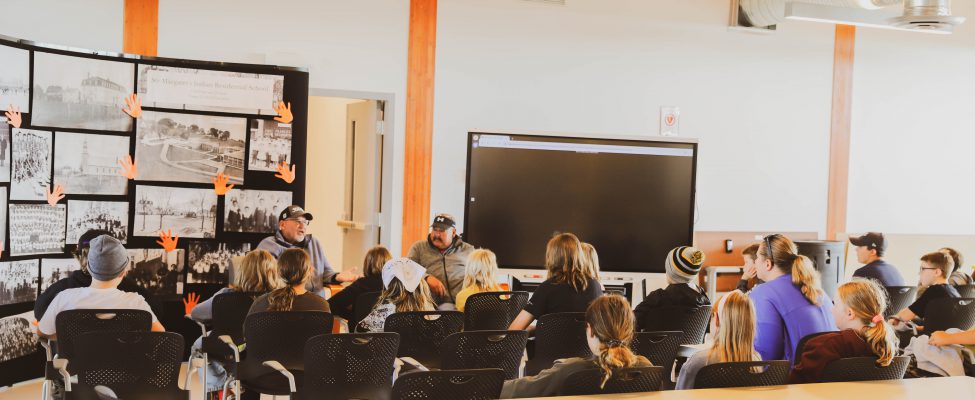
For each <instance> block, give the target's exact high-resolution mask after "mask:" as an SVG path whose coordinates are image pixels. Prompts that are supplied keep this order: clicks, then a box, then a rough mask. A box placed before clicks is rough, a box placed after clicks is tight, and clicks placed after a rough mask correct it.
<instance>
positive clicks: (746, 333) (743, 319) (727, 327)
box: [675, 290, 762, 390]
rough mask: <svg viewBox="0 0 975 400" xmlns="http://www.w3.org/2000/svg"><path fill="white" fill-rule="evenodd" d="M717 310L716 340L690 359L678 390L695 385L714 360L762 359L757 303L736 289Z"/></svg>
mask: <svg viewBox="0 0 975 400" xmlns="http://www.w3.org/2000/svg"><path fill="white" fill-rule="evenodd" d="M713 311H714V312H713V318H711V332H715V335H714V343H712V344H711V346H710V347H709V348H707V349H704V350H701V351H698V352H697V353H694V355H693V356H691V358H689V359H687V362H686V363H684V366H683V367H681V369H680V375H679V376H678V377H677V386H676V387H675V388H676V389H677V390H684V389H694V380H695V378H696V377H697V373H698V371H700V370H701V368H704V367H706V366H708V365H710V364H716V363H723V362H747V361H761V360H762V356H761V355H759V354H758V352H757V351H755V307H754V305H753V304H752V301H751V300H750V299H749V298H748V296H747V295H745V294H744V293H742V292H741V291H740V290H735V291H733V292H731V293H728V294H726V295H724V296H723V297H721V299H720V300H718V304H717V305H716V306H715V309H714V310H713Z"/></svg>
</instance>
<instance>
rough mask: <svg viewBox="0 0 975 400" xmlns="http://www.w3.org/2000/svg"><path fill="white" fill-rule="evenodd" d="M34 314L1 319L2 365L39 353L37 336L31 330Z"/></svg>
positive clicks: (0, 359) (0, 358) (26, 313)
mask: <svg viewBox="0 0 975 400" xmlns="http://www.w3.org/2000/svg"><path fill="white" fill-rule="evenodd" d="M33 320H34V312H33V311H28V312H25V313H23V314H17V315H11V316H9V317H4V318H3V319H0V363H2V362H4V361H8V360H13V359H15V358H20V357H23V356H26V355H29V354H31V353H33V352H35V351H39V350H38V349H40V346H38V344H37V335H35V334H34V332H33V331H32V330H31V321H33Z"/></svg>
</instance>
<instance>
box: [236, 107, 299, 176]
mask: <svg viewBox="0 0 975 400" xmlns="http://www.w3.org/2000/svg"><path fill="white" fill-rule="evenodd" d="M248 155H249V157H248V160H247V169H249V170H251V171H271V172H274V171H275V168H274V167H275V166H277V165H278V164H280V163H282V162H284V163H287V164H288V165H291V125H285V124H281V123H278V121H273V120H263V119H256V120H252V121H251V138H250V154H248Z"/></svg>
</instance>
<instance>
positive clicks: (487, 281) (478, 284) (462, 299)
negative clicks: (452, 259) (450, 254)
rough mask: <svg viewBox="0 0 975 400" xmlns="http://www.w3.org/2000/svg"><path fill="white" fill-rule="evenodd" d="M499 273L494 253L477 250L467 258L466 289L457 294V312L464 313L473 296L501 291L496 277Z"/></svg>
mask: <svg viewBox="0 0 975 400" xmlns="http://www.w3.org/2000/svg"><path fill="white" fill-rule="evenodd" d="M497 273H498V258H497V257H496V256H495V255H494V252H492V251H491V250H486V249H477V250H474V251H472V252H471V255H469V256H467V267H466V271H465V272H464V274H465V275H464V288H463V289H461V291H460V292H458V293H457V299H456V300H455V304H456V305H457V311H464V304H465V303H467V298H468V297H470V296H471V295H472V294H475V293H481V292H497V291H500V290H501V285H499V284H498V281H497V279H496V278H495V277H494V276H495V275H496V274H497Z"/></svg>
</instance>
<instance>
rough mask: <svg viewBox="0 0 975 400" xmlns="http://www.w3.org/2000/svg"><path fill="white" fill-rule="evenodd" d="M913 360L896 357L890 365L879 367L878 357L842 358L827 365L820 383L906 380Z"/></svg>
mask: <svg viewBox="0 0 975 400" xmlns="http://www.w3.org/2000/svg"><path fill="white" fill-rule="evenodd" d="M910 362H911V358H910V357H906V356H900V357H894V360H893V361H892V362H891V363H890V365H888V366H886V367H880V366H877V357H850V358H841V359H839V360H836V361H833V362H831V363H829V364H827V365H826V368H824V369H823V372H822V375H821V376H820V379H819V380H820V382H856V381H889V380H897V379H901V378H904V373H905V372H907V366H908V364H910Z"/></svg>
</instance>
